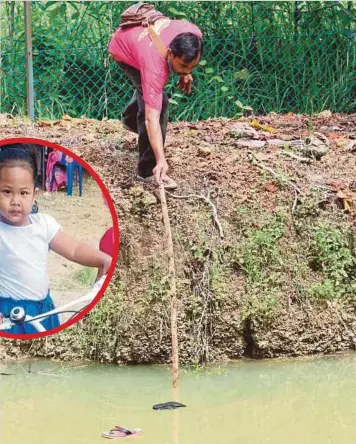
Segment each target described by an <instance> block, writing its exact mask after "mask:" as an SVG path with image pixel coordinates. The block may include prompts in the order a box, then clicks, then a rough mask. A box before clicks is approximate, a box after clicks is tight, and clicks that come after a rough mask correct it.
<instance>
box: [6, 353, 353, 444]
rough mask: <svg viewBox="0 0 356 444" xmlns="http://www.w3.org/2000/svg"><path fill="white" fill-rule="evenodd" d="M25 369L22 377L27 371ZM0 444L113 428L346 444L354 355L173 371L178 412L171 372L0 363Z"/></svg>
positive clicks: (80, 436)
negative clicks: (171, 407)
mask: <svg viewBox="0 0 356 444" xmlns="http://www.w3.org/2000/svg"><path fill="white" fill-rule="evenodd" d="M29 370H30V373H29ZM0 371H1V372H2V373H12V375H9V376H0V395H1V410H0V442H1V444H10V443H22V444H23V443H25V444H63V443H66V444H95V443H103V442H107V441H105V440H104V438H101V437H100V432H101V431H104V430H107V429H109V428H110V426H113V425H115V424H120V425H124V426H127V427H140V428H142V429H143V431H144V433H143V435H141V436H139V437H135V438H131V439H129V440H128V439H127V438H125V439H124V440H120V441H119V442H122V441H123V442H126V440H128V441H129V442H133V441H134V442H136V443H142V444H143V443H145V444H160V443H162V444H168V443H172V444H193V443H194V444H195V443H206V444H213V443H214V444H215V443H226V444H230V443H231V444H235V443H236V444H238V443H243V444H257V443H260V444H265V443H271V444H272V443H273V444H286V443H289V444H301V443H303V444H341V443H342V444H354V443H355V442H356V426H355V424H356V354H347V355H339V356H332V357H323V358H307V359H297V360H282V361H281V360H273V361H258V362H254V361H242V362H238V363H232V364H228V365H223V366H215V367H209V368H207V369H203V370H201V369H199V370H192V369H190V370H186V371H182V372H181V380H180V395H179V396H180V401H181V402H183V403H184V404H186V405H187V407H186V408H182V409H180V410H175V411H155V410H153V409H152V406H153V404H156V403H159V402H165V401H170V400H172V392H171V389H170V374H169V368H167V367H161V366H136V367H118V366H107V365H85V366H76V367H74V368H73V366H69V365H67V364H65V365H64V364H60V365H58V364H54V363H48V362H43V361H35V362H32V363H31V366H30V368H29V364H28V363H26V364H23V363H22V364H1V365H0Z"/></svg>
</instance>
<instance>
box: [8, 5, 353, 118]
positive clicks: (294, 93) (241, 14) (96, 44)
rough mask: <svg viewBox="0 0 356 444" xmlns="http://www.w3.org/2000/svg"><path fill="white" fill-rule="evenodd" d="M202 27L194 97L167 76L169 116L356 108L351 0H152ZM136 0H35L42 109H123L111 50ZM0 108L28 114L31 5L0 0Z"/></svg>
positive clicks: (123, 87)
mask: <svg viewBox="0 0 356 444" xmlns="http://www.w3.org/2000/svg"><path fill="white" fill-rule="evenodd" d="M152 3H154V4H155V5H156V7H157V9H159V10H160V11H162V12H164V13H166V14H167V15H168V16H169V17H171V18H179V19H187V20H190V21H192V22H193V23H195V24H197V25H198V26H199V27H200V28H201V29H202V31H203V33H204V43H205V52H204V57H203V60H202V62H201V64H200V65H199V67H198V69H197V70H196V71H195V72H194V73H193V75H194V78H195V81H194V89H193V92H192V94H191V95H190V96H189V97H186V96H184V95H182V94H180V92H179V91H178V90H177V89H176V88H175V83H176V80H177V79H176V78H174V76H172V77H171V78H170V81H171V83H169V84H168V85H167V90H168V93H169V95H170V101H171V107H170V114H171V120H201V119H207V118H209V117H220V116H221V117H237V116H239V115H241V113H242V112H243V110H244V108H245V107H252V108H253V110H254V112H255V114H257V113H268V112H271V111H274V112H278V113H282V112H289V111H291V112H299V113H315V112H320V111H322V110H324V109H329V110H331V111H334V112H346V113H351V112H354V111H355V85H356V78H355V72H356V70H355V58H356V57H355V43H356V30H355V19H354V15H355V5H354V3H353V2H351V1H348V2H322V1H317V2H309V1H308V2H305V1H294V2H293V1H283V2H200V1H197V2H152ZM130 4H132V2H110V1H106V2H79V1H78V2H74V1H73V2H71V1H69V2H58V1H55V2H54V1H52V2H51V1H47V2H45V3H43V2H33V3H32V38H33V65H34V90H35V115H36V117H37V118H39V117H42V118H44V117H46V118H60V117H61V116H62V115H63V114H69V115H70V116H72V117H79V116H82V115H86V116H87V117H90V118H96V119H102V118H119V117H120V114H121V110H122V109H123V107H124V105H125V103H126V102H127V100H128V99H129V98H130V96H131V94H132V87H131V84H130V83H129V81H128V80H127V78H126V77H125V75H124V74H123V73H121V71H120V70H119V69H118V68H117V66H116V64H115V62H113V60H111V58H110V57H109V55H108V53H107V50H106V48H107V44H108V41H109V39H110V37H111V34H112V33H113V32H114V31H115V29H116V27H117V25H118V23H119V21H120V14H121V13H122V11H123V10H124V9H125V8H127V7H128V6H129V5H130ZM0 12H1V28H0V29H1V31H0V32H1V80H0V97H1V99H0V100H1V103H0V112H1V113H11V114H19V115H24V114H26V113H27V110H26V59H25V24H24V4H23V3H22V2H6V3H4V2H3V3H0Z"/></svg>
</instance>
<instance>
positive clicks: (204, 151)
mask: <svg viewBox="0 0 356 444" xmlns="http://www.w3.org/2000/svg"><path fill="white" fill-rule="evenodd" d="M214 152H215V148H214V147H211V146H204V147H199V148H198V156H201V157H207V156H210V154H212V153H214Z"/></svg>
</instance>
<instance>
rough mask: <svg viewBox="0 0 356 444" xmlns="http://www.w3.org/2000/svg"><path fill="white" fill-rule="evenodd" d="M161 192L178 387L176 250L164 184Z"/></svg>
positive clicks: (174, 366) (174, 361) (174, 371)
mask: <svg viewBox="0 0 356 444" xmlns="http://www.w3.org/2000/svg"><path fill="white" fill-rule="evenodd" d="M159 194H160V198H161V205H162V213H163V222H164V228H165V232H166V243H167V253H168V273H169V294H170V298H171V335H172V384H173V387H174V388H176V387H177V386H178V368H179V356H178V329H177V311H178V304H177V287H176V268H175V265H174V251H173V239H172V231H171V224H170V221H169V216H168V208H167V200H166V191H165V189H164V184H163V183H161V184H160V185H159Z"/></svg>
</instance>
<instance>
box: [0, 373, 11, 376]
mask: <svg viewBox="0 0 356 444" xmlns="http://www.w3.org/2000/svg"><path fill="white" fill-rule="evenodd" d="M0 375H1V376H12V375H13V373H0Z"/></svg>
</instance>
